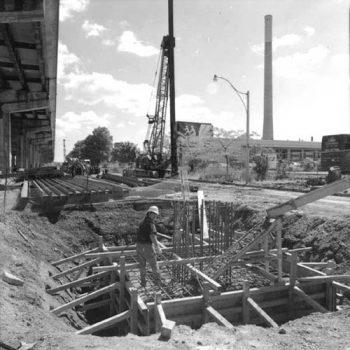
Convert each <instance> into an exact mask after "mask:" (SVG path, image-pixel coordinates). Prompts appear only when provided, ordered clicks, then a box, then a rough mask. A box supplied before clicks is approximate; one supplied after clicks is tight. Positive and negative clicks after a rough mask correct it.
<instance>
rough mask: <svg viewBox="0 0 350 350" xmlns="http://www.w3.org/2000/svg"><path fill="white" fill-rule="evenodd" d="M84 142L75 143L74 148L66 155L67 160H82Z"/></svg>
mask: <svg viewBox="0 0 350 350" xmlns="http://www.w3.org/2000/svg"><path fill="white" fill-rule="evenodd" d="M84 142H85V140H81V141H77V142H76V143H75V144H74V148H73V149H72V150H71V151H70V152H69V153H68V154H67V158H79V159H81V158H82V156H81V155H82V153H83V148H84V147H85V143H84Z"/></svg>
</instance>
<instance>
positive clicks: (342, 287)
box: [332, 281, 350, 292]
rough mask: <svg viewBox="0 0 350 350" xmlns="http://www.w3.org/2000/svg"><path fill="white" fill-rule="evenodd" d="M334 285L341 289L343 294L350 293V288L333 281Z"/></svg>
mask: <svg viewBox="0 0 350 350" xmlns="http://www.w3.org/2000/svg"><path fill="white" fill-rule="evenodd" d="M332 284H333V286H334V287H335V288H337V289H340V290H341V291H343V292H350V286H346V285H345V284H342V283H339V282H334V281H332Z"/></svg>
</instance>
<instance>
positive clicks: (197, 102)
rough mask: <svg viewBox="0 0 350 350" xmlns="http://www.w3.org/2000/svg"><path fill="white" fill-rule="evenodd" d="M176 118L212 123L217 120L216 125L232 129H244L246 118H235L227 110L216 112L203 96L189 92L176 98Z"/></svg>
mask: <svg viewBox="0 0 350 350" xmlns="http://www.w3.org/2000/svg"><path fill="white" fill-rule="evenodd" d="M176 119H177V120H179V121H184V120H186V121H191V122H198V123H212V124H213V121H215V122H214V126H216V127H219V128H225V129H231V130H237V129H243V128H244V125H245V120H244V118H241V116H239V117H238V118H235V115H234V114H233V112H226V111H221V112H220V113H215V114H214V113H213V111H211V110H210V109H209V108H208V107H207V106H206V104H205V101H204V100H203V99H202V98H200V97H199V96H196V95H188V94H187V95H180V96H178V97H177V98H176Z"/></svg>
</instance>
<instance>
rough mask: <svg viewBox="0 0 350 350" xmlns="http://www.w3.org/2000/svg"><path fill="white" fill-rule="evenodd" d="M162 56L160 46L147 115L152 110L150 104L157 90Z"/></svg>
mask: <svg viewBox="0 0 350 350" xmlns="http://www.w3.org/2000/svg"><path fill="white" fill-rule="evenodd" d="M161 56H162V48H160V50H159V55H158V61H157V65H156V70H155V73H154V78H153V83H152V91H151V94H150V97H149V101H148V107H147V115H148V114H149V112H150V106H151V102H152V99H153V96H154V90H155V89H154V87H155V82H156V78H157V75H158V69H159V66H160V58H161Z"/></svg>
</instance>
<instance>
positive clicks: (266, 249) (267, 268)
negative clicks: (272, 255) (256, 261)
mask: <svg viewBox="0 0 350 350" xmlns="http://www.w3.org/2000/svg"><path fill="white" fill-rule="evenodd" d="M264 256H265V271H266V272H269V271H270V262H269V260H268V259H267V258H268V256H269V236H266V237H265V239H264Z"/></svg>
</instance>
